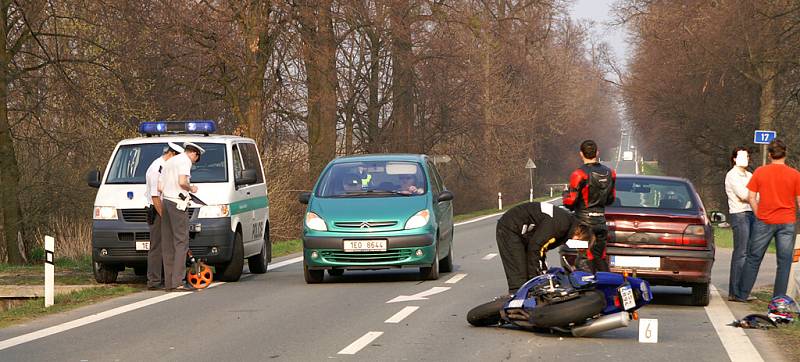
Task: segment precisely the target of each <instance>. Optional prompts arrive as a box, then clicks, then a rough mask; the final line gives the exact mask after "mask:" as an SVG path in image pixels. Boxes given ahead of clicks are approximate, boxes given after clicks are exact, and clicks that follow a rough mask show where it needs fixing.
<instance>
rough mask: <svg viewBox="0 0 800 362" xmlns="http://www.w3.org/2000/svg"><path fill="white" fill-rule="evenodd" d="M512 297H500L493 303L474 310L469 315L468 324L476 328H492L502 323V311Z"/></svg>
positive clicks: (484, 304)
mask: <svg viewBox="0 0 800 362" xmlns="http://www.w3.org/2000/svg"><path fill="white" fill-rule="evenodd" d="M510 299H511V297H510V296H509V297H500V298H497V299H495V300H493V301H491V302H488V303H483V304H481V305H479V306H477V307H475V308H472V309H471V310H470V311H469V313H467V322H469V324H472V325H473V326H475V327H485V326H492V325H495V324H498V323H500V319H501V317H500V310H502V309H503V305H504V304H506V302H508V301H509V300H510Z"/></svg>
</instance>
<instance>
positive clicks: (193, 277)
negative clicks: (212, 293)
mask: <svg viewBox="0 0 800 362" xmlns="http://www.w3.org/2000/svg"><path fill="white" fill-rule="evenodd" d="M213 280H214V273H213V272H212V271H211V268H210V267H209V266H208V265H206V264H205V263H203V262H198V263H196V264H195V265H192V266H191V267H190V268H189V271H187V272H186V281H187V282H189V284H190V285H191V286H193V287H195V288H197V289H204V288H207V287H208V286H209V285H211V282H212V281H213Z"/></svg>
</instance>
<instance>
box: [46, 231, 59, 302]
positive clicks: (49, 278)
mask: <svg viewBox="0 0 800 362" xmlns="http://www.w3.org/2000/svg"><path fill="white" fill-rule="evenodd" d="M55 246H56V240H55V239H53V237H52V236H45V237H44V307H45V308H47V307H49V306H51V305H53V295H54V294H55V290H53V289H54V285H53V283H54V280H53V273H54V272H55V270H54V269H55V265H54V262H55V255H54V253H53V251H54V250H55Z"/></svg>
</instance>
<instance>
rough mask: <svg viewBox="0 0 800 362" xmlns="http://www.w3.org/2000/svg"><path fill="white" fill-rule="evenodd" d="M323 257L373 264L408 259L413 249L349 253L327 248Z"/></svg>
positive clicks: (338, 260) (339, 260)
mask: <svg viewBox="0 0 800 362" xmlns="http://www.w3.org/2000/svg"><path fill="white" fill-rule="evenodd" d="M320 254H322V257H323V258H325V259H326V260H328V261H330V262H334V263H348V264H351V265H356V264H373V263H390V262H399V261H403V260H405V259H408V258H410V257H411V255H412V251H411V250H408V249H402V250H391V249H390V250H387V251H372V252H358V253H348V252H344V251H333V250H325V251H322V252H320Z"/></svg>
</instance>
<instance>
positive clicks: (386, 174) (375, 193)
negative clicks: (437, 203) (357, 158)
mask: <svg viewBox="0 0 800 362" xmlns="http://www.w3.org/2000/svg"><path fill="white" fill-rule="evenodd" d="M426 185H427V181H426V178H425V173H424V172H423V170H422V167H420V165H419V164H418V163H415V162H403V161H368V162H343V163H337V164H334V165H333V166H331V167H330V168H329V169H328V171H327V172H325V174H323V175H322V178H321V181H320V184H319V186H318V187H317V197H404V196H416V195H423V194H425V193H426V192H427V191H428V190H426V187H427V186H426Z"/></svg>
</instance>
